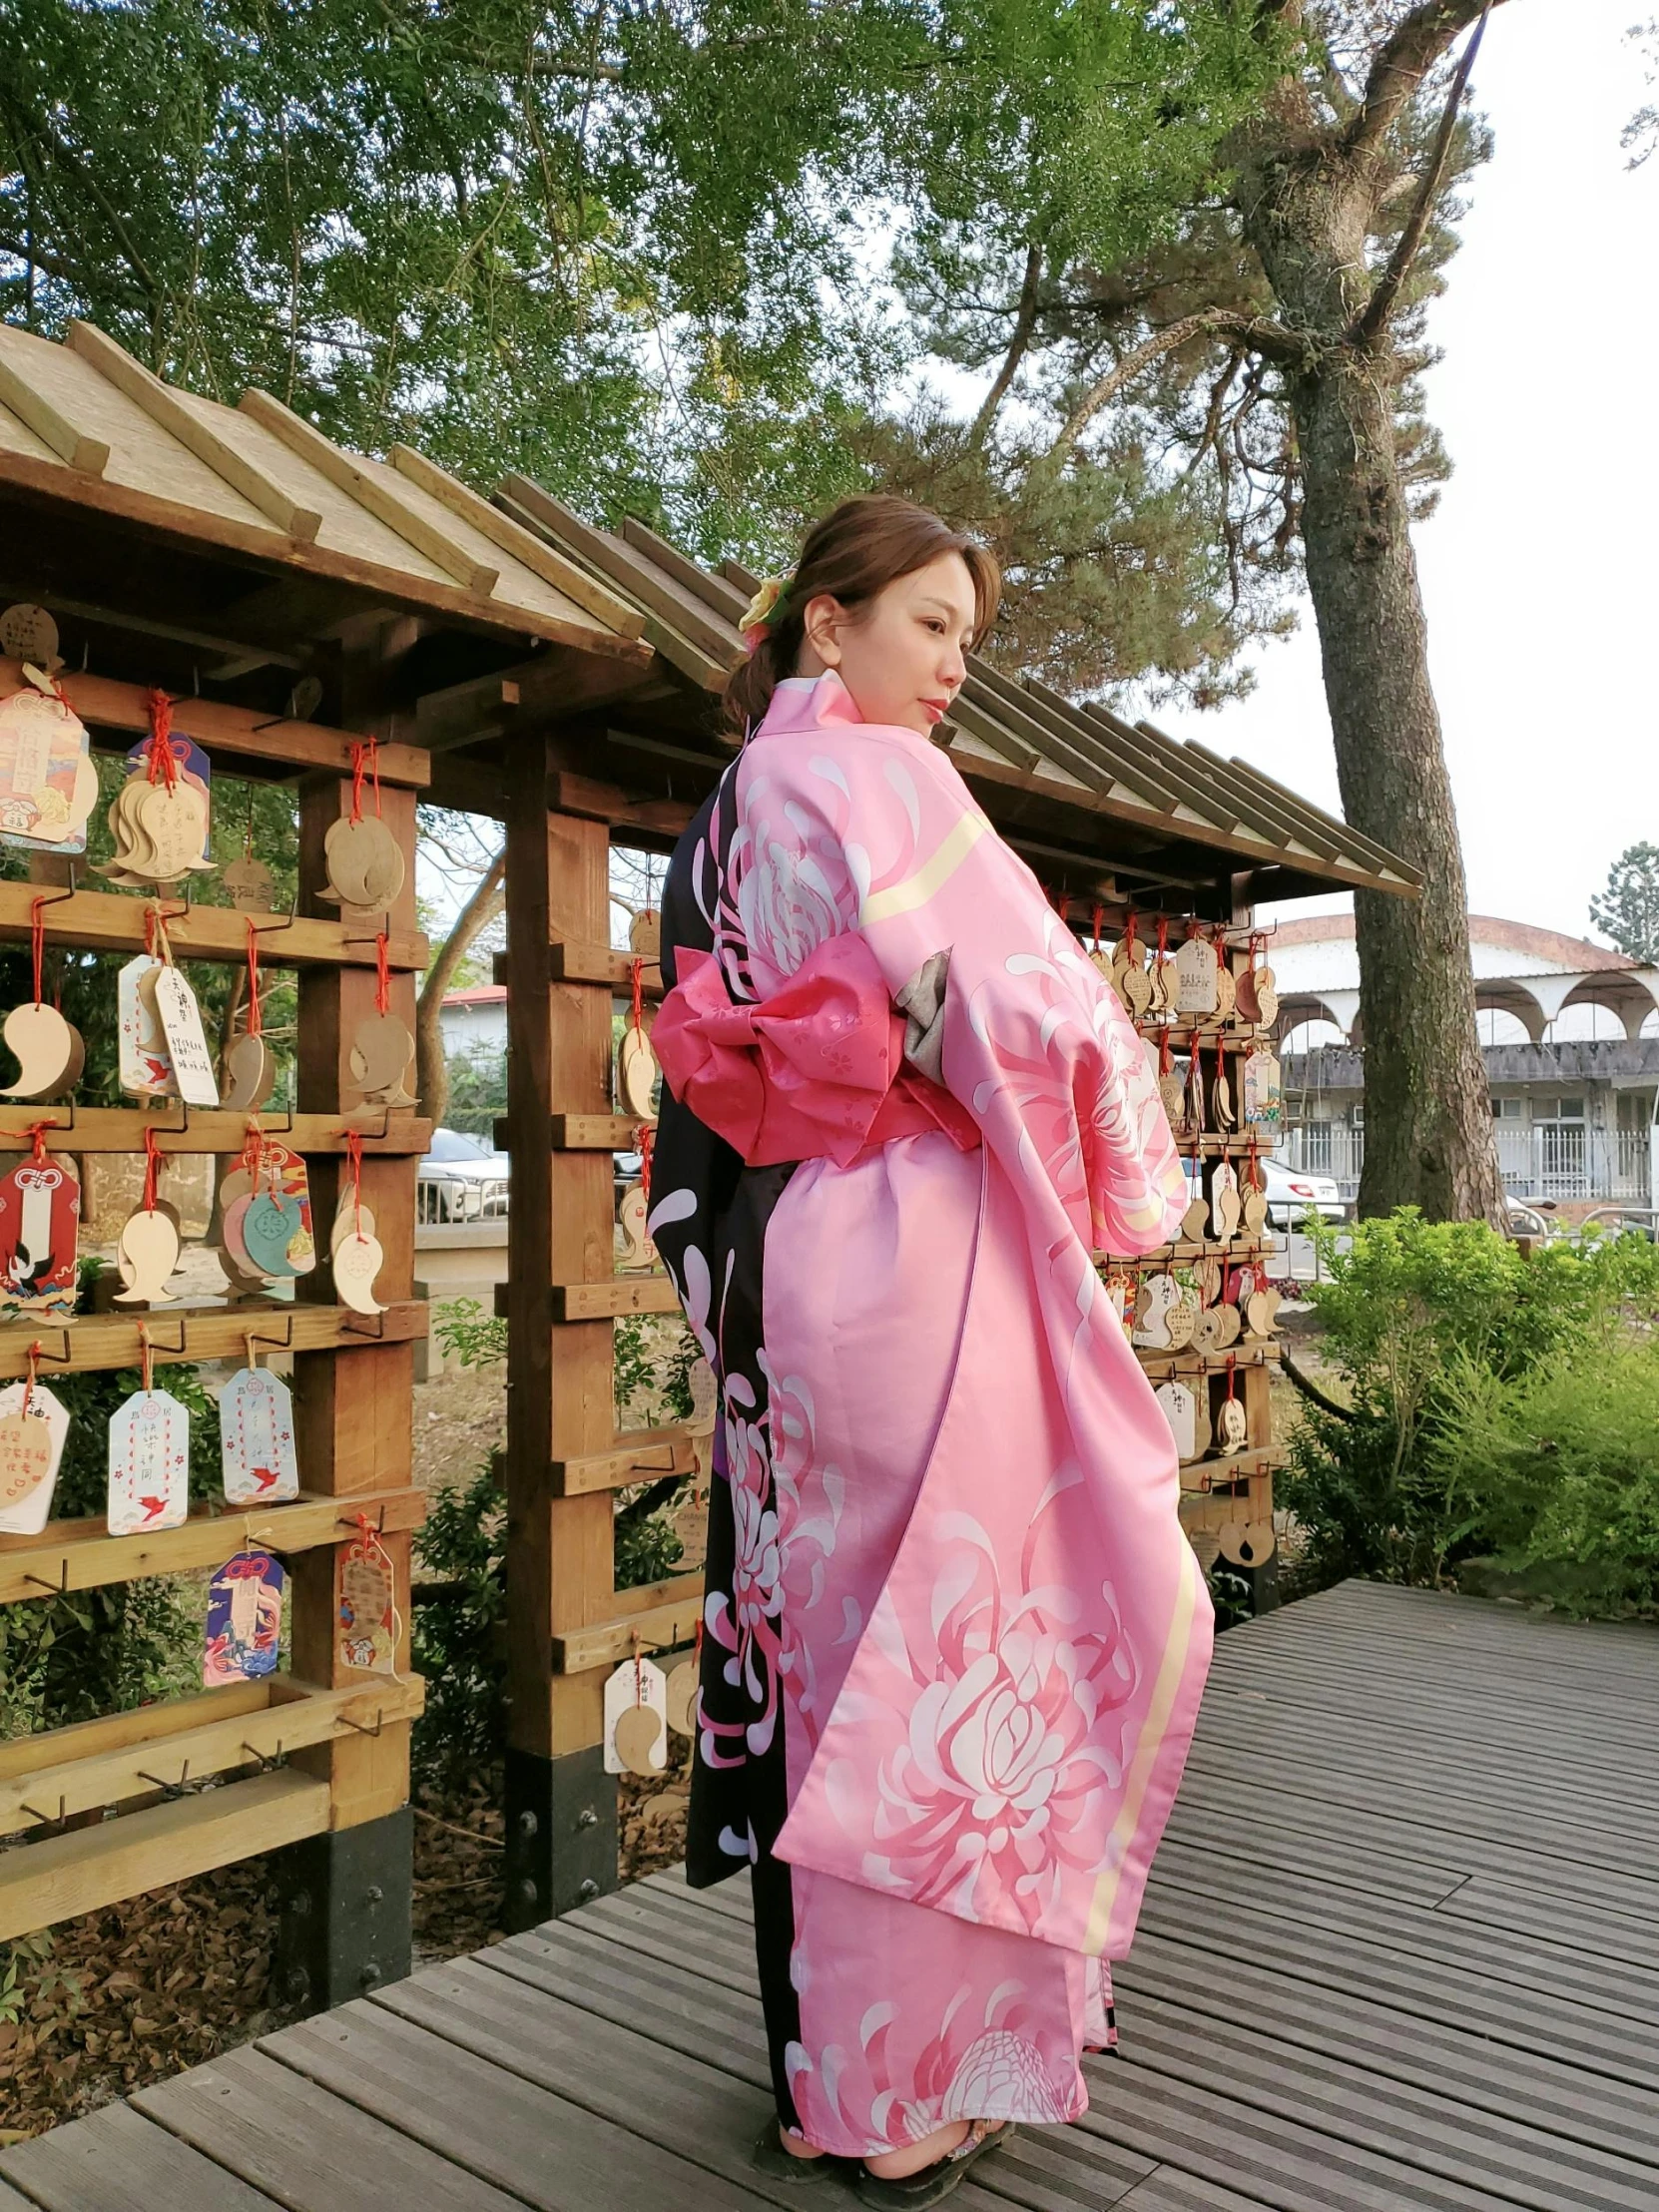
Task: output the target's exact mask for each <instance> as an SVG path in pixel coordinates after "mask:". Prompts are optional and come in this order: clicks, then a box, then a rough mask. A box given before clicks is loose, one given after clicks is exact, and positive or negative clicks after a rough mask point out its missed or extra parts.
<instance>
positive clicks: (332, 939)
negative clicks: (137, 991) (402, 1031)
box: [0, 882, 431, 976]
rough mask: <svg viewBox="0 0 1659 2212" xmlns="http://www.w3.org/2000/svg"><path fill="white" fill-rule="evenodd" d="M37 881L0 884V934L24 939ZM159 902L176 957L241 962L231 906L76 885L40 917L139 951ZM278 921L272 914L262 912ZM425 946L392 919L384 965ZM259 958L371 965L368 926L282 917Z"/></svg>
mask: <svg viewBox="0 0 1659 2212" xmlns="http://www.w3.org/2000/svg"><path fill="white" fill-rule="evenodd" d="M39 895H40V886H39V884H38V883H3V882H0V938H4V939H9V940H11V941H13V942H16V943H27V941H28V937H29V931H30V928H31V925H32V914H33V907H34V901H35V899H36V898H37V897H38V896H39ZM154 905H160V906H161V908H162V911H163V913H164V915H165V916H166V920H167V933H168V936H169V938H170V939H171V940H172V944H173V949H174V951H175V952H176V953H177V954H178V956H179V957H180V959H182V960H233V961H235V962H236V964H237V965H238V966H239V967H240V966H242V964H243V963H244V962H245V961H246V960H247V958H248V916H247V915H246V914H241V913H238V911H237V910H236V908H235V907H234V906H190V907H184V906H183V904H182V901H180V900H178V899H174V898H167V899H165V900H164V899H155V898H133V897H129V896H126V895H124V894H122V893H120V892H116V891H75V892H73V893H72V894H71V895H70V896H69V897H68V898H61V899H60V898H53V899H50V900H49V901H48V903H47V905H46V908H45V912H44V916H43V918H44V920H45V923H46V933H47V937H48V940H49V941H56V940H57V939H59V938H60V937H61V938H63V939H64V940H66V941H73V942H74V943H76V944H78V945H80V946H81V947H83V948H84V949H85V950H86V951H88V952H142V951H144V949H145V929H144V917H145V913H146V911H147V909H148V908H149V907H151V906H154ZM264 918H265V919H266V920H269V921H279V920H280V917H279V916H277V915H267V916H265V917H264ZM430 956H431V948H430V946H429V945H428V944H427V942H426V939H425V938H424V937H423V936H422V935H421V934H420V932H419V931H418V930H417V929H413V928H403V927H400V926H399V925H398V923H397V921H396V920H395V919H394V920H393V923H392V927H391V930H390V933H389V935H388V937H387V943H386V959H387V961H388V963H389V965H390V966H392V967H393V968H396V969H400V970H403V971H405V972H407V971H408V970H410V969H413V968H423V967H424V966H425V965H426V963H427V960H428V959H429V958H430ZM260 958H261V959H262V961H268V962H269V963H270V964H271V965H272V966H273V967H303V968H312V967H322V968H349V969H355V968H367V969H368V971H369V973H370V975H371V976H372V974H373V970H374V930H373V927H372V925H370V927H369V928H368V930H367V932H366V933H365V932H364V931H363V930H362V929H361V928H359V927H357V926H356V925H355V924H347V923H345V922H340V921H322V920H312V919H311V918H310V917H309V916H308V915H301V916H300V917H299V918H298V919H297V920H295V921H282V922H280V926H279V927H277V928H275V929H272V930H270V931H269V932H268V933H267V934H265V935H263V936H262V937H261V938H260Z"/></svg>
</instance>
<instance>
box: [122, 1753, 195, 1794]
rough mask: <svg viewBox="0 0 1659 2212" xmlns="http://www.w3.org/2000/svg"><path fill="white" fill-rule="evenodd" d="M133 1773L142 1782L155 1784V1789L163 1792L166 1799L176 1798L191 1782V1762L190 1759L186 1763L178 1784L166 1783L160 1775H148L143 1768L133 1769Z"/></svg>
mask: <svg viewBox="0 0 1659 2212" xmlns="http://www.w3.org/2000/svg"><path fill="white" fill-rule="evenodd" d="M133 1772H134V1773H135V1774H136V1775H137V1776H138V1778H139V1780H140V1781H141V1782H150V1783H154V1785H155V1787H156V1788H157V1789H158V1790H160V1791H161V1793H162V1795H163V1796H164V1797H168V1798H176V1797H177V1796H178V1795H179V1792H180V1791H181V1790H182V1789H183V1788H184V1786H185V1784H186V1783H187V1782H188V1781H189V1780H190V1761H189V1760H188V1759H187V1760H186V1761H185V1765H184V1771H183V1773H182V1774H181V1775H180V1777H179V1779H178V1781H177V1782H164V1781H163V1780H162V1778H161V1776H160V1775H159V1774H147V1773H146V1772H145V1770H144V1768H143V1767H135V1768H134V1769H133Z"/></svg>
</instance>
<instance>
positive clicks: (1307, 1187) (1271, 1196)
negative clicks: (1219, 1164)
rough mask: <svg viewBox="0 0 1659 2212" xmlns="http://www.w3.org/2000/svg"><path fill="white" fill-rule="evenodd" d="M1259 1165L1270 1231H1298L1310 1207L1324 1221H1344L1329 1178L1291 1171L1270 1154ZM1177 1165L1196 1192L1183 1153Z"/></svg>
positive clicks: (1343, 1204)
mask: <svg viewBox="0 0 1659 2212" xmlns="http://www.w3.org/2000/svg"><path fill="white" fill-rule="evenodd" d="M1259 1164H1260V1166H1261V1170H1262V1187H1263V1189H1264V1190H1265V1191H1266V1192H1267V1194H1268V1225H1269V1227H1270V1228H1273V1229H1298V1228H1300V1227H1301V1226H1302V1223H1303V1221H1304V1220H1305V1219H1306V1218H1307V1215H1308V1211H1309V1209H1310V1207H1311V1208H1312V1209H1313V1211H1314V1212H1315V1213H1317V1214H1318V1215H1320V1217H1321V1218H1322V1219H1323V1220H1325V1221H1346V1220H1347V1219H1348V1216H1349V1207H1348V1204H1347V1202H1346V1201H1345V1199H1344V1197H1343V1194H1342V1192H1341V1190H1340V1189H1339V1188H1338V1186H1337V1184H1336V1182H1335V1181H1334V1180H1333V1178H1332V1177H1331V1176H1329V1175H1311V1174H1310V1173H1309V1172H1308V1170H1307V1169H1306V1168H1293V1167H1291V1166H1289V1165H1288V1164H1287V1163H1286V1162H1285V1161H1283V1160H1281V1159H1278V1158H1276V1157H1275V1156H1274V1155H1273V1154H1272V1153H1268V1154H1265V1155H1264V1156H1263V1157H1262V1159H1261V1161H1260V1163H1259ZM1181 1165H1182V1167H1183V1168H1184V1169H1185V1171H1186V1176H1187V1183H1188V1187H1189V1188H1190V1189H1192V1190H1195V1191H1196V1190H1197V1189H1198V1188H1199V1185H1198V1182H1197V1181H1196V1180H1195V1178H1194V1174H1193V1163H1192V1160H1191V1158H1190V1157H1189V1156H1188V1155H1187V1154H1185V1153H1183V1154H1182V1157H1181ZM1241 1179H1242V1171H1241Z"/></svg>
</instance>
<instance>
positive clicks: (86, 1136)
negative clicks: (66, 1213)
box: [0, 1099, 432, 1313]
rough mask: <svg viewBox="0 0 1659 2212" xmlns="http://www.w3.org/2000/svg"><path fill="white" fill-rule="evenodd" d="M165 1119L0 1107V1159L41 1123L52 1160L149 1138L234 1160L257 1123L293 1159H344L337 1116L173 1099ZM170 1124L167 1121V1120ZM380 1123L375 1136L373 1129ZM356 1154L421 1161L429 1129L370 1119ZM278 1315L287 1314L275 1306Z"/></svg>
mask: <svg viewBox="0 0 1659 2212" xmlns="http://www.w3.org/2000/svg"><path fill="white" fill-rule="evenodd" d="M165 1111H166V1114H167V1117H168V1118H166V1119H163V1117H162V1115H161V1114H160V1113H151V1112H147V1111H146V1110H145V1108H144V1107H142V1106H76V1107H75V1108H73V1110H72V1109H71V1108H70V1107H68V1106H15V1105H11V1104H9V1103H8V1104H7V1105H5V1106H0V1151H4V1150H6V1149H8V1148H9V1149H12V1150H16V1151H26V1150H27V1149H28V1147H29V1146H30V1145H31V1144H32V1143H33V1141H34V1131H35V1129H36V1128H37V1127H38V1126H40V1125H41V1124H42V1123H44V1125H45V1127H46V1130H47V1135H48V1139H49V1142H50V1143H51V1144H52V1145H53V1147H54V1148H55V1149H56V1150H57V1151H59V1152H71V1153H79V1152H142V1151H143V1150H144V1146H145V1136H146V1133H147V1132H154V1134H155V1138H156V1149H157V1151H158V1152H161V1153H163V1154H171V1153H179V1154H183V1155H186V1156H190V1155H194V1154H196V1153H201V1152H213V1153H228V1152H240V1151H241V1150H242V1149H243V1147H244V1145H246V1144H247V1142H248V1125H249V1123H250V1122H251V1121H257V1122H258V1123H259V1125H260V1127H261V1128H262V1129H263V1130H264V1131H265V1132H266V1134H267V1135H268V1136H272V1137H280V1138H281V1139H282V1141H283V1143H284V1144H286V1145H287V1146H288V1147H289V1148H290V1150H292V1151H294V1152H305V1153H311V1152H325V1153H343V1152H346V1151H349V1149H350V1146H349V1143H348V1141H347V1136H346V1132H345V1130H344V1129H342V1128H341V1126H340V1117H339V1115H338V1114H273V1113H264V1114H232V1113H224V1112H220V1113H215V1112H213V1111H211V1110H210V1109H208V1108H206V1107H199V1106H184V1105H181V1104H180V1102H179V1101H178V1100H177V1099H170V1100H168V1101H167V1102H166V1106H165ZM175 1115H176V1116H177V1117H178V1119H177V1120H175V1119H173V1118H172V1117H173V1116H175ZM380 1120H383V1121H384V1124H385V1128H384V1132H383V1134H382V1133H381V1131H380V1130H379V1128H378V1127H377V1126H376V1124H377V1123H378V1122H379V1121H380ZM360 1134H361V1137H362V1148H363V1153H364V1155H365V1157H366V1156H370V1155H373V1154H375V1153H381V1152H386V1153H391V1154H393V1155H402V1154H404V1153H414V1154H416V1155H418V1154H420V1153H423V1152H424V1151H425V1150H426V1148H427V1147H428V1145H430V1143H431V1141H432V1124H431V1123H430V1122H429V1121H422V1120H420V1119H418V1118H417V1117H416V1116H415V1115H414V1114H412V1113H408V1112H406V1111H399V1112H397V1113H390V1112H387V1113H385V1114H384V1115H377V1116H376V1117H375V1122H374V1123H371V1124H370V1125H369V1126H368V1127H367V1128H365V1129H363V1130H362V1131H361V1132H360ZM280 1311H281V1312H283V1313H287V1312H289V1311H290V1309H289V1308H288V1307H286V1306H283V1307H282V1308H281V1309H280Z"/></svg>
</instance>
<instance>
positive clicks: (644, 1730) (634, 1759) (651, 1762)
mask: <svg viewBox="0 0 1659 2212" xmlns="http://www.w3.org/2000/svg"><path fill="white" fill-rule="evenodd" d="M662 1736H663V1720H662V1715H661V1714H660V1713H656V1712H653V1710H652V1709H651V1707H650V1706H649V1705H630V1706H629V1708H628V1710H627V1711H626V1712H625V1713H622V1714H619V1715H618V1718H617V1724H616V1730H615V1734H614V1735H613V1738H612V1741H613V1742H614V1743H615V1745H616V1755H617V1757H618V1758H619V1759H620V1760H621V1761H622V1763H623V1765H624V1766H625V1767H626V1768H627V1769H628V1772H629V1773H630V1774H656V1773H658V1772H659V1771H660V1770H659V1769H658V1767H657V1766H656V1764H655V1760H656V1755H657V1747H658V1745H659V1744H660V1743H661V1742H662Z"/></svg>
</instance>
